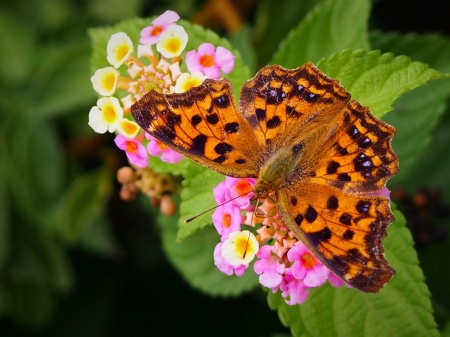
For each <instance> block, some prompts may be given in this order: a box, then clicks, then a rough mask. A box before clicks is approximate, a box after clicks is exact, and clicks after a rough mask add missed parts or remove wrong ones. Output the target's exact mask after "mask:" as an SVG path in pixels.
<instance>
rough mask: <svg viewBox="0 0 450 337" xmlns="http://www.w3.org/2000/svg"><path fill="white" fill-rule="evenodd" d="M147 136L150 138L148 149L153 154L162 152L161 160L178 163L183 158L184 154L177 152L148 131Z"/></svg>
mask: <svg viewBox="0 0 450 337" xmlns="http://www.w3.org/2000/svg"><path fill="white" fill-rule="evenodd" d="M145 138H147V139H148V140H149V142H148V144H147V151H148V153H150V154H151V155H152V156H157V155H159V154H160V153H161V160H162V161H164V162H166V163H172V164H176V163H178V162H179V161H180V160H181V159H183V155H182V154H179V153H178V152H175V151H174V150H172V149H171V148H169V147H167V146H165V145H164V144H163V143H161V142H160V141H158V140H157V139H156V138H154V137H153V136H151V135H149V134H148V133H145Z"/></svg>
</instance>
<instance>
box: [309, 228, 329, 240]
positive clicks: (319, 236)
mask: <svg viewBox="0 0 450 337" xmlns="http://www.w3.org/2000/svg"><path fill="white" fill-rule="evenodd" d="M306 236H307V237H308V238H309V239H310V240H311V241H312V242H315V243H320V242H326V241H328V240H330V239H331V236H332V233H331V231H330V229H329V228H328V227H325V228H324V229H322V230H321V231H318V232H313V233H306Z"/></svg>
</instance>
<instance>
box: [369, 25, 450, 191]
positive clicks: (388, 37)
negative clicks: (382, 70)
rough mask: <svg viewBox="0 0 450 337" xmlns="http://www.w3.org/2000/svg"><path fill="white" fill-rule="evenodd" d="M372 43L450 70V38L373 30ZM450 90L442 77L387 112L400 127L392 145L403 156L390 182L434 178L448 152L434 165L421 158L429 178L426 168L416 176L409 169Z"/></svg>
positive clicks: (409, 182)
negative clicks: (398, 171) (395, 174)
mask: <svg viewBox="0 0 450 337" xmlns="http://www.w3.org/2000/svg"><path fill="white" fill-rule="evenodd" d="M371 43H372V46H373V47H375V48H379V49H381V51H383V52H393V53H395V54H407V55H409V56H410V57H411V58H412V59H413V60H417V61H420V62H424V63H427V64H429V66H431V67H433V68H434V69H437V70H439V71H441V72H450V39H448V38H445V37H443V36H440V35H437V34H432V35H417V34H408V35H400V34H396V33H387V34H381V33H379V32H377V33H373V34H371ZM449 94H450V80H449V79H440V80H436V81H431V82H429V83H428V85H426V86H423V87H420V88H417V89H415V90H414V91H412V92H410V93H407V94H405V95H404V96H402V97H400V98H399V99H398V100H397V101H396V102H395V103H394V110H393V111H392V112H391V113H390V114H389V115H387V116H386V118H385V120H386V122H388V123H389V124H392V125H395V126H396V127H397V134H396V135H395V137H394V139H393V146H394V149H395V151H396V152H397V154H398V155H399V158H400V164H401V173H400V174H398V175H397V176H395V177H394V178H393V179H392V180H391V181H390V182H389V183H390V185H391V186H392V185H396V184H397V185H399V184H403V185H405V186H409V187H412V186H413V185H415V186H417V185H421V184H429V180H428V179H429V178H430V177H431V179H435V177H436V175H435V174H434V169H435V168H437V167H440V165H441V164H442V160H445V158H447V157H448V156H446V155H442V154H441V155H439V156H438V157H436V159H438V158H439V159H438V162H435V161H433V163H434V165H428V163H430V160H429V159H423V160H421V161H420V163H419V165H420V167H422V164H425V165H427V166H428V167H427V170H426V172H428V173H429V174H428V175H427V181H426V182H425V181H423V179H422V177H423V175H422V172H425V171H422V169H420V174H419V175H418V176H413V177H411V176H410V171H411V169H412V168H413V165H414V164H416V163H417V161H418V160H419V158H420V155H421V154H422V153H423V151H424V150H425V149H426V148H427V147H429V146H430V142H431V141H432V137H433V135H434V132H433V130H434V129H435V127H436V125H437V124H438V122H439V118H440V117H441V116H442V114H443V112H444V111H445V109H446V107H447V97H448V95H449ZM441 148H442V147H436V146H433V150H434V151H436V150H437V151H439V149H441ZM443 148H444V149H445V148H446V146H445V145H443ZM430 152H431V151H430ZM444 152H445V151H444ZM425 156H427V154H425ZM414 171H416V170H415V169H414ZM438 176H439V177H441V178H442V177H443V176H440V175H438Z"/></svg>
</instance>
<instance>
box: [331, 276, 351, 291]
mask: <svg viewBox="0 0 450 337" xmlns="http://www.w3.org/2000/svg"><path fill="white" fill-rule="evenodd" d="M328 282H330V284H331V285H332V286H333V287H336V288H338V287H340V286H342V285H343V284H344V281H342V280H341V279H340V278H339V277H337V276H336V275H334V274H333V273H331V272H330V275H328ZM346 285H347V284H346ZM347 286H348V287H349V288H351V287H350V286H349V285H347Z"/></svg>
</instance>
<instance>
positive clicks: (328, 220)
mask: <svg viewBox="0 0 450 337" xmlns="http://www.w3.org/2000/svg"><path fill="white" fill-rule="evenodd" d="M276 196H277V204H278V210H279V212H280V214H281V215H282V217H283V219H284V221H285V222H286V224H287V225H288V227H289V228H290V229H291V230H292V231H293V232H294V233H295V234H296V236H297V237H298V238H299V239H300V240H302V241H303V243H304V244H305V245H306V246H307V247H308V248H309V249H310V250H311V252H313V254H314V255H315V256H316V257H317V258H318V259H319V260H320V261H321V262H322V263H323V264H325V265H326V266H327V267H328V268H329V269H330V270H331V271H332V272H333V273H334V274H336V275H337V276H338V277H339V278H341V279H342V280H344V281H345V282H347V283H348V284H350V285H351V286H353V287H354V288H357V289H359V290H363V291H366V292H377V291H379V290H380V289H381V288H382V287H383V286H384V284H385V283H386V282H387V281H388V280H389V279H390V278H391V277H392V276H393V275H394V270H393V269H392V268H391V267H390V266H389V264H388V263H387V261H386V259H385V257H384V254H383V247H382V240H383V239H384V237H385V236H386V229H387V226H388V225H389V224H390V223H391V222H392V220H393V215H392V213H391V211H390V208H389V202H388V200H387V199H385V198H383V197H379V196H353V195H349V194H347V193H345V192H343V191H341V190H339V189H338V188H335V187H333V186H323V185H321V186H317V185H315V184H313V183H309V182H302V183H298V184H293V185H292V186H289V187H287V188H282V189H280V190H279V191H277V192H276Z"/></svg>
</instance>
